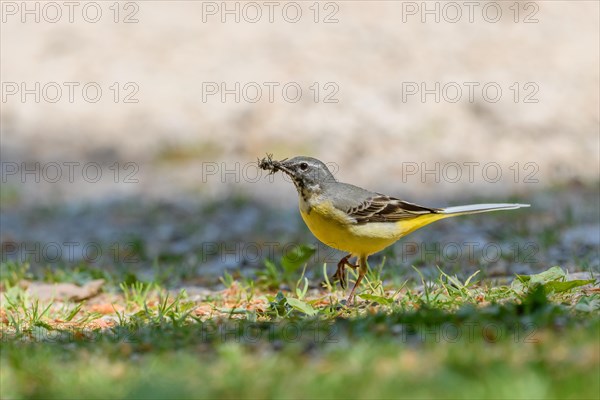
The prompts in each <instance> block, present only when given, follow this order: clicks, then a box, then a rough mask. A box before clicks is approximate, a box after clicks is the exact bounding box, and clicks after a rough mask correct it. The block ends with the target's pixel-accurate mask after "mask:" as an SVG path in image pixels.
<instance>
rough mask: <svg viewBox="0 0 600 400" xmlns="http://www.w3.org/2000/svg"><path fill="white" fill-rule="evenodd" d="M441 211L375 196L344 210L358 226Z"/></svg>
mask: <svg viewBox="0 0 600 400" xmlns="http://www.w3.org/2000/svg"><path fill="white" fill-rule="evenodd" d="M440 211H441V209H439V208H429V207H423V206H420V205H417V204H414V203H409V202H408V201H403V200H400V199H396V198H394V197H390V196H386V195H383V194H377V195H376V196H373V197H369V198H368V199H366V200H365V201H363V202H362V203H360V204H358V205H357V206H355V207H352V208H350V209H348V210H346V214H348V216H350V217H351V218H353V219H355V220H356V223H358V224H366V223H367V222H396V221H401V220H406V219H412V218H416V217H418V216H421V215H424V214H432V213H434V214H435V213H438V212H440Z"/></svg>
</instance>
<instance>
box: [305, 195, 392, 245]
mask: <svg viewBox="0 0 600 400" xmlns="http://www.w3.org/2000/svg"><path fill="white" fill-rule="evenodd" d="M300 214H301V215H302V219H303V220H304V222H305V223H306V226H308V229H310V231H311V232H312V234H313V235H315V236H316V238H317V239H319V240H320V241H321V242H323V243H324V244H326V245H327V246H330V247H333V248H334V249H338V250H342V251H345V252H347V253H351V254H354V255H370V254H373V253H377V252H378V251H381V250H383V249H385V248H386V247H388V246H389V245H391V244H392V243H394V242H395V241H396V240H398V238H399V237H398V236H397V235H398V228H397V227H396V224H395V223H370V224H364V225H356V224H352V223H350V222H349V218H348V217H347V216H346V215H345V214H344V213H343V212H341V211H338V210H335V209H334V208H333V207H332V206H331V205H330V204H323V203H321V204H319V205H318V206H316V207H312V208H311V210H310V212H306V211H304V210H302V209H300Z"/></svg>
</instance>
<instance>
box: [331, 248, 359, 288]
mask: <svg viewBox="0 0 600 400" xmlns="http://www.w3.org/2000/svg"><path fill="white" fill-rule="evenodd" d="M350 257H352V254H348V255H347V256H346V257H344V258H342V259H341V260H340V261H339V262H338V264H337V270H336V271H335V274H333V275H332V276H331V280H332V281H333V282H335V281H340V286H342V289H346V274H345V272H346V266H348V267H350V268H353V269H356V268H358V265H354V264H351V263H350V261H348V260H349V259H350Z"/></svg>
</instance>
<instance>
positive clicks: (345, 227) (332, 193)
mask: <svg viewBox="0 0 600 400" xmlns="http://www.w3.org/2000/svg"><path fill="white" fill-rule="evenodd" d="M258 165H259V168H261V169H263V170H268V171H270V173H271V174H274V173H276V172H277V171H282V172H283V173H285V174H287V175H288V176H289V177H290V178H291V179H292V181H293V182H294V185H295V186H296V189H297V190H298V200H299V208H300V215H302V219H303V220H304V222H305V223H306V226H308V229H310V231H311V232H312V233H313V235H315V236H316V237H317V239H319V240H320V241H321V242H323V243H324V244H326V245H327V246H330V247H333V248H334V249H338V250H341V251H343V252H345V253H348V255H346V256H345V257H344V258H342V259H341V260H340V261H339V263H338V265H337V270H336V272H335V274H334V275H333V276H332V279H333V280H339V282H340V284H341V286H342V287H343V288H345V287H346V277H345V268H346V266H348V267H351V268H353V269H356V268H358V278H357V279H356V283H355V284H354V287H353V288H352V291H351V292H350V296H349V297H348V301H347V303H348V304H352V303H353V301H354V293H355V291H356V288H357V287H358V285H359V284H360V282H361V281H362V279H363V277H364V276H365V274H366V273H367V268H368V267H367V258H368V257H369V256H370V255H371V254H374V253H377V252H379V251H381V250H383V249H385V248H386V247H388V246H390V245H391V244H393V243H394V242H396V241H397V240H398V239H400V238H401V237H403V236H406V235H408V234H409V233H411V232H413V231H415V230H417V229H419V228H421V227H423V226H425V225H428V224H430V223H432V222H435V221H438V220H440V219H444V218H449V217H455V216H457V215H465V214H476V213H482V212H488V211H497V210H513V209H516V208H521V207H529V204H471V205H465V206H456V207H447V208H432V207H424V206H420V205H417V204H414V203H409V202H407V201H404V200H400V199H397V198H395V197H391V196H386V195H384V194H381V193H376V192H371V191H369V190H366V189H362V188H360V187H358V186H354V185H351V184H348V183H342V182H338V181H337V180H336V179H335V178H334V176H333V174H332V173H331V172H330V171H329V169H328V168H327V166H326V165H325V164H324V163H323V162H321V161H319V160H317V159H316V158H312V157H303V156H299V157H294V158H292V159H289V160H288V159H284V160H281V161H275V160H273V159H272V156H271V155H267V157H266V158H263V159H262V160H259V162H258ZM351 257H356V259H357V260H358V264H357V265H354V264H351V263H350V261H349V260H350V258H351Z"/></svg>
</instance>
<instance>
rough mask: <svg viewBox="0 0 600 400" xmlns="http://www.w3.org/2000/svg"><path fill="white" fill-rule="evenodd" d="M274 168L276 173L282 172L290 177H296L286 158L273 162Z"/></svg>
mask: <svg viewBox="0 0 600 400" xmlns="http://www.w3.org/2000/svg"><path fill="white" fill-rule="evenodd" d="M273 166H274V167H275V169H274V171H275V172H277V171H282V172H284V173H285V174H286V175H288V176H290V177H293V176H294V172H293V171H292V169H291V168H290V165H289V160H288V159H287V158H284V159H283V160H281V161H273Z"/></svg>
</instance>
